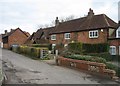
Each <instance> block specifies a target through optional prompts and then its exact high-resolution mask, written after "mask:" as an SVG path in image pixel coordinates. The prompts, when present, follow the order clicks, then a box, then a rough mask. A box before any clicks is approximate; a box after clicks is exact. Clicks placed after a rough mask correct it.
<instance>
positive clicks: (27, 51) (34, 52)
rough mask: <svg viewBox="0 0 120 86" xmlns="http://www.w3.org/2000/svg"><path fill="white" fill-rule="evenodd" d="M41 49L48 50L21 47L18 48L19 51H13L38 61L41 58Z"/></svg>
mask: <svg viewBox="0 0 120 86" xmlns="http://www.w3.org/2000/svg"><path fill="white" fill-rule="evenodd" d="M41 49H47V48H38V47H28V46H20V47H17V49H13V50H16V51H15V52H16V53H19V54H23V55H26V56H29V57H31V58H33V59H36V58H40V50H41Z"/></svg>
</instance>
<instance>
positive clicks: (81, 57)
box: [64, 55, 106, 63]
mask: <svg viewBox="0 0 120 86" xmlns="http://www.w3.org/2000/svg"><path fill="white" fill-rule="evenodd" d="M64 57H65V58H70V59H76V60H85V61H91V62H99V63H106V60H105V59H103V58H101V57H94V56H86V55H67V56H64Z"/></svg>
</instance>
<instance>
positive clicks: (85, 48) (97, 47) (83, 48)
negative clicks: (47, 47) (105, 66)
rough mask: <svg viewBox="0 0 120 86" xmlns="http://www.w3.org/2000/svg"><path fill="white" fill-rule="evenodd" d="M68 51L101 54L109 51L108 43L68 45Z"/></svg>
mask: <svg viewBox="0 0 120 86" xmlns="http://www.w3.org/2000/svg"><path fill="white" fill-rule="evenodd" d="M68 50H69V51H71V52H73V53H75V54H81V53H102V52H108V51H109V45H108V43H100V44H86V43H70V44H69V45H68Z"/></svg>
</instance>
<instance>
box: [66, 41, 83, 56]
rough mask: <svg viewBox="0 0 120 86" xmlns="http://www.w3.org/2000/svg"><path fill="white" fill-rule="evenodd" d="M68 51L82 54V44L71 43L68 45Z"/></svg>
mask: <svg viewBox="0 0 120 86" xmlns="http://www.w3.org/2000/svg"><path fill="white" fill-rule="evenodd" d="M68 50H69V51H70V52H73V53H75V54H81V53H82V43H70V44H68Z"/></svg>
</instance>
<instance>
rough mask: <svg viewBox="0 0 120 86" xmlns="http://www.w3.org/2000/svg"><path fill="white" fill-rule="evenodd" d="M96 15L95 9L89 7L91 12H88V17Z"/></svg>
mask: <svg viewBox="0 0 120 86" xmlns="http://www.w3.org/2000/svg"><path fill="white" fill-rule="evenodd" d="M93 16H94V12H93V10H92V9H91V8H90V9H89V12H88V18H91V17H93Z"/></svg>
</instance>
